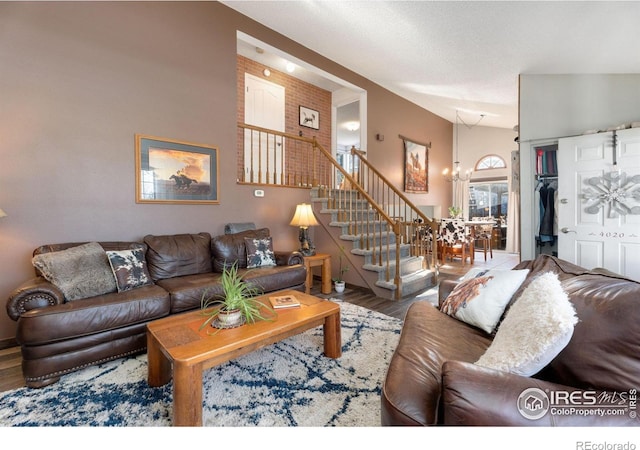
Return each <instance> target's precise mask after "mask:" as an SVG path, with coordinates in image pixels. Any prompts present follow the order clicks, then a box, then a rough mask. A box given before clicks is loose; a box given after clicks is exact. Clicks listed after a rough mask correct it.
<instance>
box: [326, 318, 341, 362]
mask: <svg viewBox="0 0 640 450" xmlns="http://www.w3.org/2000/svg"><path fill="white" fill-rule="evenodd" d="M323 329H324V354H325V355H326V356H327V357H329V358H339V357H340V356H341V355H342V333H341V331H340V311H338V312H337V313H335V314H333V315H331V316H328V317H327V318H325V319H324V327H323Z"/></svg>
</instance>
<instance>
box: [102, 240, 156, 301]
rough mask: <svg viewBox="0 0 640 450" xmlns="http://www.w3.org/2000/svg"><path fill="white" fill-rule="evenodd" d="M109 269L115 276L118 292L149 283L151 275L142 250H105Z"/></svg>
mask: <svg viewBox="0 0 640 450" xmlns="http://www.w3.org/2000/svg"><path fill="white" fill-rule="evenodd" d="M107 256H108V257H109V264H111V270H112V271H113V275H114V276H115V277H116V285H117V286H118V292H123V291H130V290H131V289H134V288H137V287H140V286H145V285H147V284H151V276H150V275H149V270H148V269H147V261H146V260H145V259H144V250H143V249H141V248H136V249H133V250H118V251H115V250H113V251H111V250H110V251H107Z"/></svg>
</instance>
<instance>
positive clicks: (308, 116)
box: [300, 106, 320, 130]
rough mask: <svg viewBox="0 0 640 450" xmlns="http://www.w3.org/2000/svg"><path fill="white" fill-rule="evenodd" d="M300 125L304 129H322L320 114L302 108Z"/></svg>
mask: <svg viewBox="0 0 640 450" xmlns="http://www.w3.org/2000/svg"><path fill="white" fill-rule="evenodd" d="M300 125H302V126H303V127H308V128H313V129H314V130H319V129H320V113H319V112H318V111H316V110H313V109H311V108H306V107H304V106H300Z"/></svg>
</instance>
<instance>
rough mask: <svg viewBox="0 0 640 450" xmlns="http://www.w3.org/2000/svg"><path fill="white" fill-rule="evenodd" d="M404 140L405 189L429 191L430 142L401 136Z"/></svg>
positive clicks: (407, 190) (415, 191)
mask: <svg viewBox="0 0 640 450" xmlns="http://www.w3.org/2000/svg"><path fill="white" fill-rule="evenodd" d="M400 137H401V138H402V140H403V142H404V191H405V192H413V193H422V194H425V193H427V192H429V148H430V147H431V143H429V144H421V143H419V142H415V141H413V140H409V139H407V138H404V137H402V136H400Z"/></svg>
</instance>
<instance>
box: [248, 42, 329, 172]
mask: <svg viewBox="0 0 640 450" xmlns="http://www.w3.org/2000/svg"><path fill="white" fill-rule="evenodd" d="M237 62H238V64H237V94H238V95H237V98H238V116H237V119H238V122H239V123H243V122H244V93H245V88H244V78H245V73H249V74H251V75H253V76H256V77H259V78H263V79H265V80H267V81H269V82H271V83H274V84H278V85H281V86H283V87H284V91H285V132H286V133H289V134H293V135H296V136H299V135H302V136H305V137H315V138H316V139H317V141H318V142H319V143H320V145H322V146H323V147H324V148H325V149H326V150H327V151H331V92H330V91H327V90H324V89H320V88H318V87H317V86H314V85H312V84H309V83H306V82H304V81H301V80H299V79H297V78H295V77H293V76H291V75H288V74H287V73H285V72H280V71H278V70H275V69H273V68H271V67H268V69H269V70H270V71H271V74H270V76H269V77H266V76H264V74H263V70H264V69H265V68H267V66H264V65H262V64H260V63H258V62H256V61H252V60H250V59H248V58H245V57H243V56H240V55H238V59H237ZM300 106H304V107H307V108H310V109H313V110H315V111H318V113H319V116H320V129H319V130H315V129H312V128H308V127H304V126H302V125H300V124H299V107H300ZM243 143H244V139H243V134H242V131H241V130H238V159H237V160H238V163H237V164H238V180H242V176H243V170H244V152H243ZM316 157H317V155H316ZM311 158H312V155H311V154H310V152H309V150H308V149H307V148H306V146H298V145H287V147H286V157H285V171H286V172H287V174H288V176H289V177H292V178H291V179H294V178H295V179H296V180H300V181H299V182H296V184H298V183H302V184H307V178H306V177H305V175H303V174H307V173H308V171H309V169H310V168H311V167H312V166H313V161H311ZM316 167H321V168H320V169H319V170H317V173H319V174H320V175H321V177H323V178H324V177H325V176H326V175H325V174H328V172H329V171H328V170H327V167H328V166H327V164H326V163H325V162H324V161H323V160H322V158H316ZM321 183H322V184H326V183H324V182H322V181H321Z"/></svg>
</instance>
